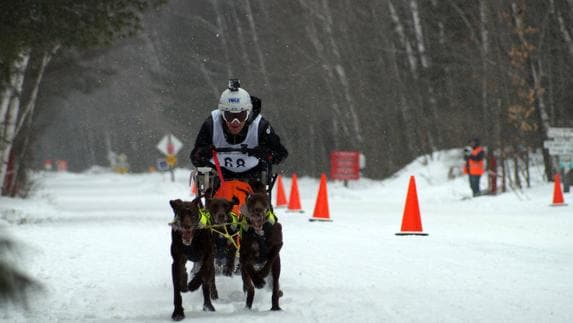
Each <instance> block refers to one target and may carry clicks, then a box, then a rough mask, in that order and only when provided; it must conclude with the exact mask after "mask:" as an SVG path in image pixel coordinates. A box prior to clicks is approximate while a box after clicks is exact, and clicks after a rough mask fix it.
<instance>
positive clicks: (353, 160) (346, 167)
mask: <svg viewBox="0 0 573 323" xmlns="http://www.w3.org/2000/svg"><path fill="white" fill-rule="evenodd" d="M330 178H331V179H333V180H343V181H344V186H348V180H358V179H360V152H358V151H333V152H331V153H330Z"/></svg>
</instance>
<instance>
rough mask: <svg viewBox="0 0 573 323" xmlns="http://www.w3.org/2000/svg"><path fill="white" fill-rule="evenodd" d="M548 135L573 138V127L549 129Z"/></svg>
mask: <svg viewBox="0 0 573 323" xmlns="http://www.w3.org/2000/svg"><path fill="white" fill-rule="evenodd" d="M547 136H548V137H550V138H557V137H567V138H573V128H555V127H550V128H549V129H547Z"/></svg>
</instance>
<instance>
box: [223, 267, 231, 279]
mask: <svg viewBox="0 0 573 323" xmlns="http://www.w3.org/2000/svg"><path fill="white" fill-rule="evenodd" d="M223 275H224V276H227V277H233V268H225V269H224V270H223Z"/></svg>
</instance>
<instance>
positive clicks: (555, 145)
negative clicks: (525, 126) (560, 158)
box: [543, 137, 573, 149]
mask: <svg viewBox="0 0 573 323" xmlns="http://www.w3.org/2000/svg"><path fill="white" fill-rule="evenodd" d="M543 148H547V149H569V148H571V149H573V138H571V139H569V138H563V137H559V138H555V140H545V141H544V142H543Z"/></svg>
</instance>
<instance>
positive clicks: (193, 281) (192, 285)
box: [187, 277, 201, 291]
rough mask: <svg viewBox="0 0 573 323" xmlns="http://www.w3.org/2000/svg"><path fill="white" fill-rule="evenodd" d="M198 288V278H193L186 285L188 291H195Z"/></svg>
mask: <svg viewBox="0 0 573 323" xmlns="http://www.w3.org/2000/svg"><path fill="white" fill-rule="evenodd" d="M199 287H201V279H200V278H199V277H193V279H191V281H190V282H189V284H187V288H189V290H190V291H196V290H197V289H198V288H199Z"/></svg>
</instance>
